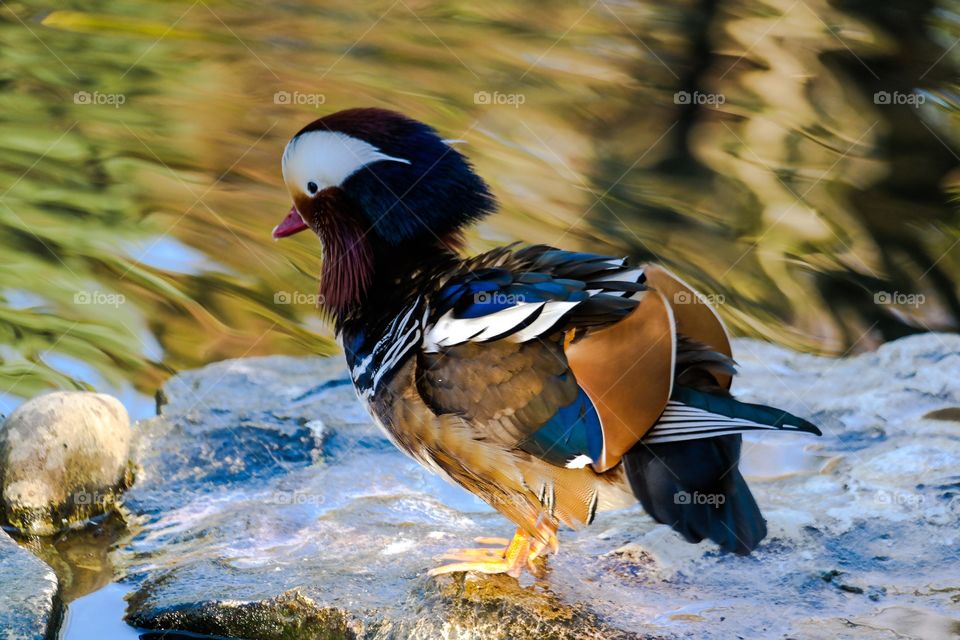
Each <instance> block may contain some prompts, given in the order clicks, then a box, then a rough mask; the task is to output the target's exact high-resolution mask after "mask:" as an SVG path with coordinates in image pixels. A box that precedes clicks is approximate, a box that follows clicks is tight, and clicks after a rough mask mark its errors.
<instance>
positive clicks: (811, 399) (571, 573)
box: [114, 334, 960, 639]
mask: <svg viewBox="0 0 960 640" xmlns="http://www.w3.org/2000/svg"><path fill="white" fill-rule="evenodd" d="M735 348H736V353H737V357H738V361H740V363H741V364H742V375H741V376H739V379H738V380H737V381H736V382H735V391H737V393H738V394H740V395H741V396H742V397H743V398H744V399H746V400H749V401H757V402H766V403H770V404H776V405H778V406H783V407H784V408H786V409H788V410H792V411H794V412H796V413H799V414H801V415H804V416H807V417H809V418H811V419H812V420H814V421H816V422H818V423H819V424H820V425H821V426H822V427H823V430H824V434H825V435H824V437H823V438H820V439H815V438H805V437H802V436H797V435H781V434H778V435H777V436H771V435H768V436H767V437H765V438H759V437H758V438H753V437H751V438H748V439H747V442H746V443H745V446H744V456H745V460H744V467H745V468H746V469H747V470H748V473H749V475H750V478H751V480H750V481H751V486H752V488H753V491H754V493H755V495H756V497H757V501H758V503H759V504H760V506H761V508H762V509H763V511H764V514H765V516H766V518H767V520H768V526H769V529H770V535H769V536H768V538H767V539H766V540H765V541H764V542H763V543H762V544H761V545H760V547H759V549H758V550H757V551H756V552H755V553H754V554H752V555H751V556H748V557H738V556H731V555H724V554H721V553H719V552H718V551H717V548H716V547H715V546H714V545H712V544H709V543H701V544H700V545H690V544H688V543H686V542H684V541H683V540H682V539H681V538H680V537H679V536H678V535H677V534H675V533H674V532H672V531H671V530H670V529H669V528H667V527H664V526H660V525H656V524H655V523H653V521H652V520H651V519H650V518H648V517H647V516H646V515H645V514H643V512H642V511H641V510H640V509H639V508H638V507H635V508H631V509H627V510H623V511H619V512H615V513H603V514H600V515H599V516H598V518H597V521H596V523H595V524H594V525H593V526H591V527H589V528H587V529H584V530H582V531H578V532H570V531H564V532H562V533H561V552H560V554H559V555H557V556H553V557H550V558H549V559H548V563H547V566H548V571H547V573H546V575H545V576H544V577H543V578H540V579H533V578H530V577H525V578H524V579H522V580H521V582H520V583H518V582H517V581H515V580H512V579H509V578H506V577H503V576H480V575H466V576H463V575H456V576H445V577H441V578H438V579H431V578H428V577H426V576H425V575H424V574H425V572H426V571H427V570H428V569H429V568H430V567H432V566H435V565H436V564H437V562H438V560H437V559H436V556H437V555H439V554H440V553H441V552H442V551H444V550H445V549H448V548H450V547H459V546H469V545H470V544H471V540H472V538H473V537H474V536H478V535H488V536H489V535H501V536H504V535H509V534H510V533H511V532H512V526H511V525H510V524H509V523H508V522H507V521H506V520H505V519H503V518H502V517H501V516H499V515H498V514H496V513H495V512H493V511H492V510H490V509H489V508H488V507H487V506H486V505H484V504H483V503H481V502H480V501H479V500H477V499H475V498H474V497H473V496H471V495H470V494H468V493H466V492H464V491H462V490H460V489H458V488H455V487H451V486H449V485H447V484H446V483H444V482H443V481H441V480H440V479H438V478H437V477H436V476H434V475H433V474H431V473H430V472H428V471H426V470H424V469H422V468H421V467H420V466H419V465H417V464H416V463H414V462H412V461H411V460H409V459H408V458H407V457H405V456H404V455H402V454H401V453H399V452H398V451H396V450H395V449H394V448H393V447H392V445H390V443H389V442H388V441H386V439H385V438H384V437H383V436H382V435H380V433H379V432H378V431H377V430H376V428H375V427H373V426H372V425H371V424H370V421H369V419H368V418H367V416H366V414H365V413H364V411H363V410H362V408H360V406H359V404H358V403H357V402H356V399H355V397H354V393H353V390H352V388H351V386H350V384H349V379H348V378H347V376H346V373H345V371H344V370H343V368H342V366H341V364H340V362H339V360H338V359H336V358H334V359H330V360H327V359H310V358H303V359H295V358H257V359H250V360H238V361H232V362H224V363H219V364H216V365H212V366H209V367H206V368H205V369H201V370H198V371H194V372H188V373H186V374H183V375H181V376H178V377H177V378H174V379H173V380H171V381H170V382H169V383H168V384H167V385H166V387H165V388H164V397H165V399H166V404H165V405H164V407H163V413H162V415H161V416H159V417H158V418H156V419H154V420H151V421H149V422H147V423H144V424H143V425H141V426H142V429H140V430H138V431H140V436H139V439H138V442H137V443H136V447H135V449H136V451H137V457H138V460H139V462H140V464H141V466H142V468H143V472H142V476H141V479H140V482H138V485H137V486H136V487H134V488H133V489H132V490H131V491H130V493H129V494H128V495H127V498H126V501H125V504H126V505H127V506H128V507H129V508H131V509H132V510H133V511H134V512H135V513H136V514H138V516H139V529H138V533H137V534H136V536H135V537H134V539H133V540H132V541H131V542H130V543H129V544H127V545H125V546H124V547H123V548H122V549H121V550H120V551H118V553H117V554H116V557H115V558H114V561H115V562H117V563H119V565H120V566H121V567H122V569H123V571H125V573H126V575H127V576H128V577H127V586H128V587H129V588H130V589H132V590H133V592H134V593H133V595H132V597H131V599H130V602H129V608H128V611H127V617H128V620H130V621H131V622H133V623H135V624H136V625H138V626H141V627H145V628H154V629H167V628H169V629H179V630H184V631H192V632H198V633H207V634H211V635H220V636H226V637H256V638H282V637H284V638H285V637H290V638H315V637H316V638H320V637H338V638H339V637H345V638H349V637H359V638H394V637H396V638H407V637H412V638H434V637H457V636H458V635H460V636H463V635H470V634H472V635H474V636H476V637H491V638H518V639H522V638H599V637H603V638H608V637H614V638H616V637H622V638H646V637H697V638H728V637H736V636H737V635H739V636H742V637H771V636H772V637H783V636H789V637H796V638H819V637H826V636H835V637H841V636H842V637H851V638H857V637H865V638H866V637H873V635H874V634H876V632H877V631H876V627H871V626H869V625H867V624H853V623H851V622H850V621H851V620H853V619H857V620H870V619H872V618H873V617H874V616H876V615H880V614H881V612H883V611H901V610H902V611H908V612H910V615H911V616H920V618H923V617H924V616H928V617H929V620H927V622H928V623H929V624H919V623H917V624H916V625H915V627H916V628H917V629H920V628H923V629H931V630H933V631H931V632H932V633H939V631H938V630H942V629H950V628H952V627H951V625H952V624H953V618H954V617H956V616H955V615H953V614H951V613H950V612H951V611H955V609H956V605H957V603H958V602H960V569H958V567H960V526H958V525H960V498H958V497H957V496H958V494H960V477H958V476H957V471H956V470H957V468H958V462H960V431H958V429H957V425H956V423H955V422H953V421H951V420H943V419H940V418H939V417H936V418H934V417H929V416H930V415H931V413H933V414H934V415H937V416H939V415H942V414H937V413H936V412H937V411H939V410H941V409H945V408H950V407H957V406H960V379H958V378H957V376H956V372H957V371H960V337H958V336H950V335H935V334H931V335H925V336H917V337H912V338H908V339H904V340H901V341H898V342H896V343H892V344H889V345H886V346H885V347H883V348H881V349H880V350H879V351H878V352H876V353H871V354H864V355H861V356H857V357H854V358H848V359H843V360H833V359H828V358H818V357H813V356H805V355H802V354H796V353H793V352H791V351H788V350H785V349H780V348H778V347H774V346H771V345H766V344H763V343H759V342H754V341H743V340H740V341H737V344H736V347H735ZM891 616H892V614H888V617H891ZM892 617H895V618H896V621H894V622H891V623H890V625H889V626H888V627H886V628H895V629H897V632H898V633H899V632H900V631H901V630H902V629H904V628H908V627H909V625H906V624H902V623H901V622H899V620H901V619H902V618H903V616H899V617H898V616H892ZM881 619H883V616H881ZM911 624H912V623H911ZM906 635H907V636H909V633H907V634H906ZM931 637H949V636H937V635H934V636H931Z"/></svg>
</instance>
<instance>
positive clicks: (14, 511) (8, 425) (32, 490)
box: [0, 391, 131, 535]
mask: <svg viewBox="0 0 960 640" xmlns="http://www.w3.org/2000/svg"><path fill="white" fill-rule="evenodd" d="M130 436H131V430H130V418H129V416H128V415H127V411H126V409H124V407H123V405H122V404H121V403H120V401H119V400H117V399H116V398H113V397H111V396H108V395H104V394H100V393H90V392H86V391H57V392H54V393H49V394H46V395H42V396H39V397H36V398H33V399H32V400H29V401H27V402H25V403H24V404H22V405H21V406H20V407H19V408H17V410H16V411H14V412H13V413H12V414H11V415H10V417H9V418H7V420H6V422H4V424H3V426H2V427H0V489H2V507H0V508H2V511H3V515H4V517H5V520H6V521H7V522H8V523H9V524H11V525H13V526H15V527H18V528H20V529H22V530H24V531H27V532H29V533H32V534H36V535H49V534H52V533H54V532H56V531H57V530H59V529H61V528H63V527H64V526H66V525H68V524H70V523H72V522H76V521H78V520H83V519H85V518H88V517H90V516H91V515H95V514H97V513H100V512H102V511H103V510H105V508H107V506H109V505H110V504H112V503H113V502H114V501H115V499H116V496H117V494H118V493H119V491H121V490H122V489H124V488H125V487H126V485H127V484H128V481H129V465H128V460H129V453H130Z"/></svg>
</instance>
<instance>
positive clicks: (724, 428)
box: [643, 400, 804, 444]
mask: <svg viewBox="0 0 960 640" xmlns="http://www.w3.org/2000/svg"><path fill="white" fill-rule="evenodd" d="M748 431H795V432H797V433H804V431H803V429H800V428H799V427H795V426H792V425H781V426H779V427H773V426H770V425H768V424H761V423H759V422H753V421H752V420H746V419H744V418H731V417H729V416H724V415H720V414H717V413H711V412H709V411H706V410H704V409H700V408H697V407H691V406H689V405H686V404H683V403H682V402H676V401H674V400H671V401H670V402H668V403H667V408H666V409H665V410H664V412H663V415H661V416H660V420H658V421H657V423H656V424H655V425H653V428H652V429H651V430H650V432H649V433H648V434H647V435H646V436H644V438H643V442H646V443H647V444H660V443H664V442H680V441H682V440H696V439H698V438H713V437H716V436H726V435H732V434H735V433H747V432H748Z"/></svg>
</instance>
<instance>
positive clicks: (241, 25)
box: [0, 0, 960, 416]
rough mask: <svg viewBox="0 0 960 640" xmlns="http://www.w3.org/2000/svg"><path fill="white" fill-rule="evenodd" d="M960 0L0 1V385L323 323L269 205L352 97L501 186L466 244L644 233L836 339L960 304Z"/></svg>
mask: <svg viewBox="0 0 960 640" xmlns="http://www.w3.org/2000/svg"><path fill="white" fill-rule="evenodd" d="M957 8H958V3H956V2H948V1H941V2H909V3H907V2H903V3H859V2H834V3H827V2H826V0H809V1H804V2H799V3H796V2H792V0H766V1H765V2H762V3H759V4H758V3H755V2H741V1H739V0H729V1H725V2H719V1H714V0H701V1H700V2H693V1H684V2H679V3H669V4H666V5H665V4H663V3H653V2H619V1H618V2H614V1H610V0H603V1H602V2H598V3H592V4H591V3H581V2H573V3H562V2H548V3H517V2H506V1H502V0H493V1H491V2H483V3H479V4H477V3H459V2H451V3H431V2H406V1H405V0H404V1H401V2H394V1H393V0H384V1H383V2H379V1H375V2H366V3H352V4H349V5H343V4H339V5H337V4H333V5H327V4H323V3H316V2H296V1H293V2H284V3H281V4H275V3H274V4H270V5H263V6H261V5H259V4H256V3H247V2H204V1H201V2H190V1H170V2H148V1H146V0H122V1H120V2H114V3H95V4H93V5H91V3H89V2H84V3H80V2H35V1H32V2H6V3H4V4H3V6H2V7H0V83H2V85H3V92H2V93H0V113H2V114H3V115H2V118H0V194H2V195H0V250H2V251H3V252H4V256H5V257H6V260H4V261H3V264H2V265H0V392H2V397H0V411H4V412H6V411H9V409H10V408H11V407H13V406H15V405H16V404H17V403H18V402H19V399H18V398H19V397H23V396H30V395H33V394H35V393H37V392H39V391H42V390H44V389H48V388H51V387H70V386H89V387H96V388H98V389H100V390H113V391H114V392H116V393H119V394H120V395H121V397H122V398H123V399H124V401H125V402H126V403H127V405H128V406H129V407H130V408H131V410H132V412H133V413H134V414H135V415H137V416H144V415H147V414H150V413H152V401H151V400H150V396H151V395H152V393H153V391H154V390H155V389H156V388H157V387H158V385H159V384H160V382H161V381H162V380H163V379H165V378H166V377H167V376H168V375H169V374H170V373H171V372H172V371H174V370H180V369H183V368H187V367H193V366H197V365H200V364H203V363H206V362H210V361H214V360H219V359H222V358H226V357H235V356H242V355H259V354H267V353H297V354H303V353H328V352H330V351H331V350H332V349H333V345H332V342H331V340H330V335H329V333H328V331H327V329H326V328H325V327H324V326H323V325H322V323H321V322H320V321H319V319H318V317H317V314H316V312H315V311H314V309H313V306H312V301H313V294H314V293H315V292H316V282H315V274H316V273H317V272H318V265H319V256H318V246H317V242H316V241H315V239H312V238H309V237H306V236H305V235H304V236H303V237H298V238H296V239H292V240H285V241H284V242H283V243H281V244H275V243H273V242H272V241H271V240H270V238H269V235H270V229H271V228H272V226H273V225H274V224H276V222H277V221H278V220H279V218H280V217H281V215H282V214H283V213H284V212H285V211H286V210H287V208H288V202H287V196H286V194H285V191H284V189H283V186H282V184H281V180H280V172H279V155H280V152H281V150H282V148H283V145H284V143H285V142H286V140H287V139H288V137H289V136H290V135H291V133H293V132H294V131H296V130H297V129H299V128H300V127H301V126H302V125H303V124H304V123H305V122H307V121H309V120H310V119H312V118H314V117H317V116H318V115H320V114H322V113H327V112H329V111H332V110H336V109H340V108H344V107H348V106H357V105H380V106H387V107H391V108H395V109H399V110H401V111H404V112H406V113H408V114H410V115H412V116H414V117H417V118H420V119H422V120H425V121H428V122H430V123H432V124H434V125H435V126H436V127H438V128H439V129H440V130H441V132H442V133H443V134H444V135H445V136H448V137H450V138H459V139H464V140H465V141H466V144H465V146H464V147H463V149H464V150H465V151H466V152H467V153H468V154H469V155H470V157H471V158H472V159H473V160H474V162H475V163H476V166H477V168H478V170H479V171H480V172H481V173H482V174H483V175H484V176H485V177H486V178H487V179H488V181H489V182H490V183H491V184H492V185H493V188H494V190H495V192H496V194H497V196H498V197H499V199H500V202H501V204H502V213H501V214H500V215H498V216H496V217H493V218H491V219H489V221H487V222H485V223H484V224H483V225H481V226H480V228H479V229H477V230H476V231H475V232H474V233H472V234H471V236H470V248H471V250H481V249H483V248H486V247H490V246H492V245H496V244H500V243H503V242H506V241H509V240H513V239H518V238H520V239H524V240H528V241H539V242H548V243H553V244H557V245H562V246H564V247H570V248H588V249H591V250H598V251H608V252H611V253H614V254H630V255H632V256H634V257H636V258H639V259H648V258H656V259H659V260H662V261H664V262H666V263H667V264H669V265H670V266H671V267H673V268H674V269H676V270H677V271H678V272H680V273H681V274H682V275H683V276H685V277H687V278H688V279H690V280H691V281H693V282H695V283H696V284H697V285H699V286H701V287H702V288H703V290H704V291H707V292H710V293H711V294H713V300H714V302H716V303H718V306H719V307H720V312H721V314H723V315H724V317H725V318H726V319H727V320H728V321H729V322H730V323H731V325H732V326H733V327H734V328H735V330H736V331H737V332H739V333H743V334H748V335H758V336H764V337H768V338H772V339H774V340H776V341H778V342H781V343H785V344H790V345H792V346H798V347H804V348H808V349H815V350H819V351H824V352H842V351H844V350H846V349H847V348H849V347H854V348H857V349H863V348H869V347H871V346H872V345H875V344H876V343H877V341H879V340H883V339H886V338H890V337H893V336H897V335H901V334H903V333H909V332H912V331H917V330H924V329H925V328H927V327H934V328H956V326H957V319H958V317H960V303H958V299H957V289H956V273H957V268H958V266H960V245H958V242H960V237H958V228H960V224H958V217H957V215H956V210H955V207H953V206H952V205H950V204H949V203H948V200H949V199H950V198H952V197H953V196H954V195H955V193H956V188H957V185H958V180H960V174H958V172H957V170H956V169H957V165H958V160H957V148H958V144H960V140H958V128H957V126H956V113H957V112H956V104H957V102H956V100H955V98H956V85H955V79H956V77H957V76H956V71H957V62H958V57H960V48H954V47H953V46H951V45H952V44H955V40H956V37H957V36H958V35H960V24H958V13H957ZM884 91H885V92H887V93H888V94H889V99H887V100H884V98H883V97H882V96H883V95H886V94H878V92H884ZM875 95H881V97H880V98H875ZM288 302H289V303H288Z"/></svg>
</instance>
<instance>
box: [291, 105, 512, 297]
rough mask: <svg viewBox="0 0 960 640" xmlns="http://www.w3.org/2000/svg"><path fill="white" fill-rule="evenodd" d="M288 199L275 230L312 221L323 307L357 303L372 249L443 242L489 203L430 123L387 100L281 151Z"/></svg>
mask: <svg viewBox="0 0 960 640" xmlns="http://www.w3.org/2000/svg"><path fill="white" fill-rule="evenodd" d="M283 179H284V182H285V183H286V185H287V189H288V190H289V192H290V196H291V197H292V198H293V207H292V208H291V209H290V212H289V214H288V215H287V216H286V218H285V219H284V220H283V222H281V223H280V224H279V225H277V226H276V227H275V228H274V230H273V237H274V238H283V237H286V236H290V235H293V234H295V233H299V232H300V231H303V230H305V229H308V228H309V229H312V230H313V231H314V232H315V233H316V234H317V235H319V236H320V239H321V241H322V243H323V246H324V267H323V273H322V274H321V293H322V294H323V295H324V298H325V304H326V305H327V306H328V307H333V308H336V307H339V306H343V305H348V304H354V303H357V302H359V298H360V297H361V296H362V294H363V291H364V290H365V289H366V287H367V286H368V285H369V284H370V282H371V279H372V277H373V269H374V266H375V262H376V260H377V258H378V257H379V256H377V255H376V254H377V253H378V252H379V253H384V252H389V251H393V250H396V251H397V252H404V251H410V250H415V249H417V250H423V249H425V248H429V247H431V246H443V245H448V244H449V243H450V242H451V240H452V239H453V238H455V237H456V235H457V232H458V230H460V229H461V228H462V227H463V226H465V225H467V224H469V223H470V222H472V221H474V220H476V219H478V218H480V217H482V216H484V215H486V214H488V213H490V212H491V211H493V209H494V208H495V203H494V200H493V197H492V196H491V195H490V191H489V190H488V188H487V185H486V184H485V183H484V182H483V180H481V179H480V177H479V176H477V175H476V174H475V173H474V172H473V169H472V168H471V166H470V164H469V163H468V162H467V160H466V158H464V157H463V155H461V154H460V153H459V152H458V151H457V150H456V149H454V148H453V147H452V146H451V144H450V143H449V142H448V141H446V140H444V139H442V138H441V137H440V136H439V135H438V134H437V132H436V131H435V130H434V129H433V128H432V127H430V126H428V125H426V124H423V123H422V122H417V121H416V120H413V119H411V118H408V117H406V116H404V115H402V114H399V113H395V112H393V111H388V110H385V109H372V108H370V109H347V110H345V111H338V112H336V113H333V114H330V115H328V116H324V117H323V118H320V119H319V120H315V121H313V122H311V123H310V124H309V125H307V126H306V127H304V128H303V129H301V130H300V131H299V132H298V133H297V134H296V135H295V136H293V138H292V139H291V140H290V142H289V143H287V147H286V149H285V150H284V152H283Z"/></svg>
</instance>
